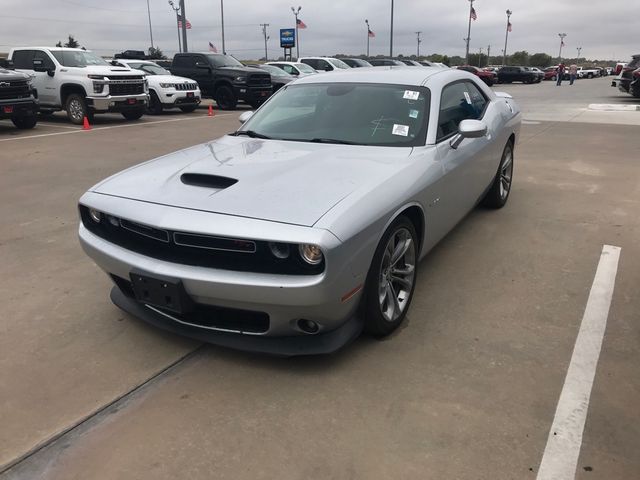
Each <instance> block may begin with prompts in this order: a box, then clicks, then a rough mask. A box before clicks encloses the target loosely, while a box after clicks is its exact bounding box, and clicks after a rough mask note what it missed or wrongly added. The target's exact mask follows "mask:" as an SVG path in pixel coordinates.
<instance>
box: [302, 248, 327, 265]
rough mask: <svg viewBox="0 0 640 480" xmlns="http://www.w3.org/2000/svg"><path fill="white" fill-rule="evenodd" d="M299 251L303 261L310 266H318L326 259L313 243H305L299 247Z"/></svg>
mask: <svg viewBox="0 0 640 480" xmlns="http://www.w3.org/2000/svg"><path fill="white" fill-rule="evenodd" d="M298 250H299V251H300V256H301V257H302V259H303V260H304V261H305V262H307V263H308V264H309V265H318V264H319V263H321V262H322V259H323V258H324V255H323V254H322V250H321V249H320V247H319V246H318V245H314V244H312V243H303V244H301V245H300V246H299V247H298Z"/></svg>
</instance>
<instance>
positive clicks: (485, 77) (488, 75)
mask: <svg viewBox="0 0 640 480" xmlns="http://www.w3.org/2000/svg"><path fill="white" fill-rule="evenodd" d="M457 68H458V70H464V71H465V72H469V73H473V74H474V75H477V76H478V77H480V79H481V80H482V81H483V82H484V83H486V84H487V85H489V86H491V85H493V84H494V83H495V78H494V76H493V72H487V71H486V70H482V69H481V68H478V67H474V66H471V65H461V66H459V67H457Z"/></svg>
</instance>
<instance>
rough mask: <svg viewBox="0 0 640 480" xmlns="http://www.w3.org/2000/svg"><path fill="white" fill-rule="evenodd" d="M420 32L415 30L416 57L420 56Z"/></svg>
mask: <svg viewBox="0 0 640 480" xmlns="http://www.w3.org/2000/svg"><path fill="white" fill-rule="evenodd" d="M421 33H422V32H416V40H417V42H418V52H417V55H416V57H418V58H420V44H421V43H422V40H420V34H421Z"/></svg>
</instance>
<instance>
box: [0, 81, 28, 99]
mask: <svg viewBox="0 0 640 480" xmlns="http://www.w3.org/2000/svg"><path fill="white" fill-rule="evenodd" d="M30 96H31V89H30V88H29V84H28V83H27V81H26V80H18V81H13V82H7V81H2V80H0V100H12V99H14V98H16V99H18V98H29V97H30Z"/></svg>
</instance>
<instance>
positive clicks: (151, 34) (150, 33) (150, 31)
mask: <svg viewBox="0 0 640 480" xmlns="http://www.w3.org/2000/svg"><path fill="white" fill-rule="evenodd" d="M147 15H149V36H150V37H151V48H153V30H152V29H151V8H150V7H149V0H147Z"/></svg>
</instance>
